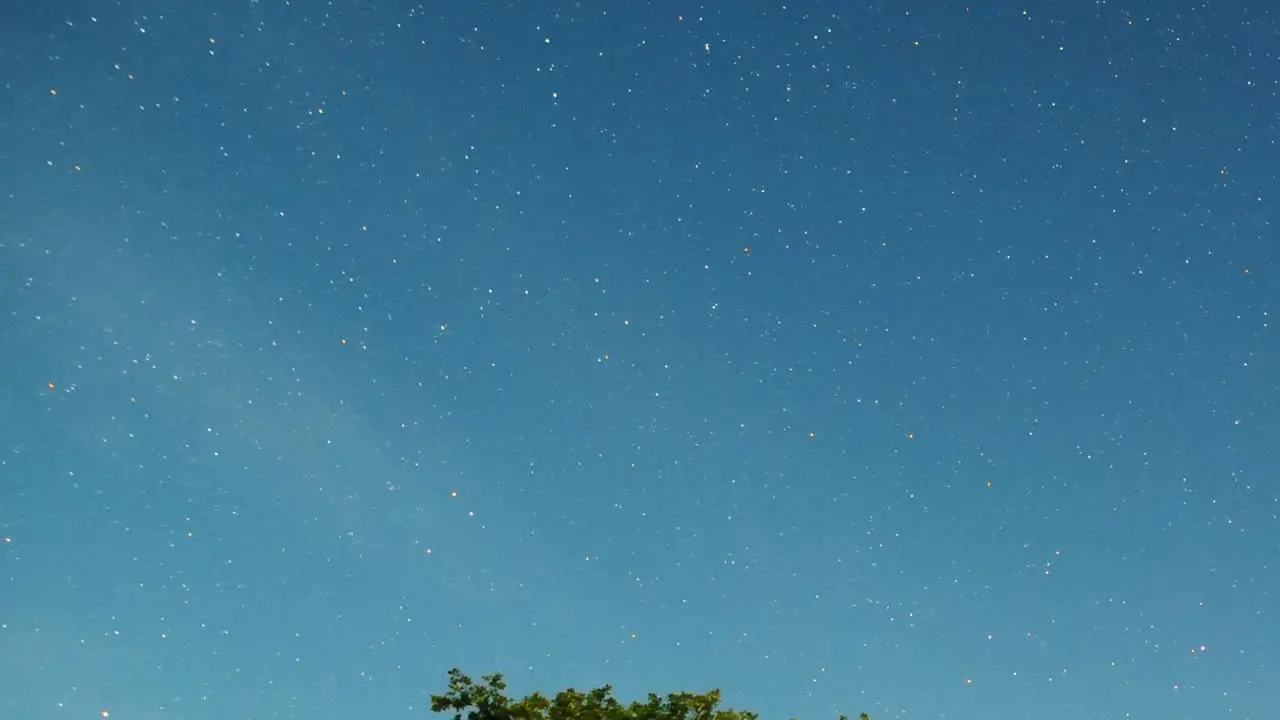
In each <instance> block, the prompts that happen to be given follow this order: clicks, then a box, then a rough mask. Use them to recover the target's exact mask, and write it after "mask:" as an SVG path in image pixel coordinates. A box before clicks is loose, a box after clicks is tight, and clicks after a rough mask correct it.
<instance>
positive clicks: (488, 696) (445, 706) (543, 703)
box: [431, 668, 871, 720]
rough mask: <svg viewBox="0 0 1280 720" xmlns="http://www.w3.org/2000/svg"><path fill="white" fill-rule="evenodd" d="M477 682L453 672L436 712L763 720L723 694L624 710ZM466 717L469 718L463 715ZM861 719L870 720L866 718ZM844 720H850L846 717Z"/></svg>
mask: <svg viewBox="0 0 1280 720" xmlns="http://www.w3.org/2000/svg"><path fill="white" fill-rule="evenodd" d="M481 680H483V682H481V683H476V682H475V681H473V680H472V679H471V678H469V677H467V676H466V675H463V674H462V671H461V670H459V669H458V668H454V669H452V670H450V671H449V691H448V692H446V693H445V694H443V695H432V696H431V710H432V712H450V711H452V712H453V720H759V717H760V716H759V715H758V714H756V713H753V712H750V711H747V710H731V709H729V708H721V707H719V705H720V691H719V690H711V691H709V692H705V693H689V692H677V693H668V694H667V696H666V697H661V696H658V695H655V694H654V693H649V698H648V700H646V701H644V702H639V701H636V702H632V703H631V704H629V705H624V704H622V703H620V702H618V700H617V699H616V698H614V697H613V688H612V687H611V686H609V685H605V686H604V687H598V688H596V689H594V690H589V691H587V692H585V693H584V692H580V691H578V690H574V689H573V688H569V689H567V690H561V691H560V692H558V693H556V695H555V697H554V698H548V697H547V696H545V695H543V694H541V693H536V692H535V693H533V694H532V695H529V696H528V697H526V698H524V699H522V700H513V699H512V698H509V697H507V693H506V690H507V683H506V682H505V681H504V680H503V679H502V675H501V674H500V673H494V674H492V675H485V676H483V677H482V678H481ZM464 712H465V715H464ZM858 717H859V720H871V718H870V716H868V715H867V714H866V713H862V714H861V715H859V716H858ZM840 720H848V718H847V717H845V716H844V715H841V716H840Z"/></svg>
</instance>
